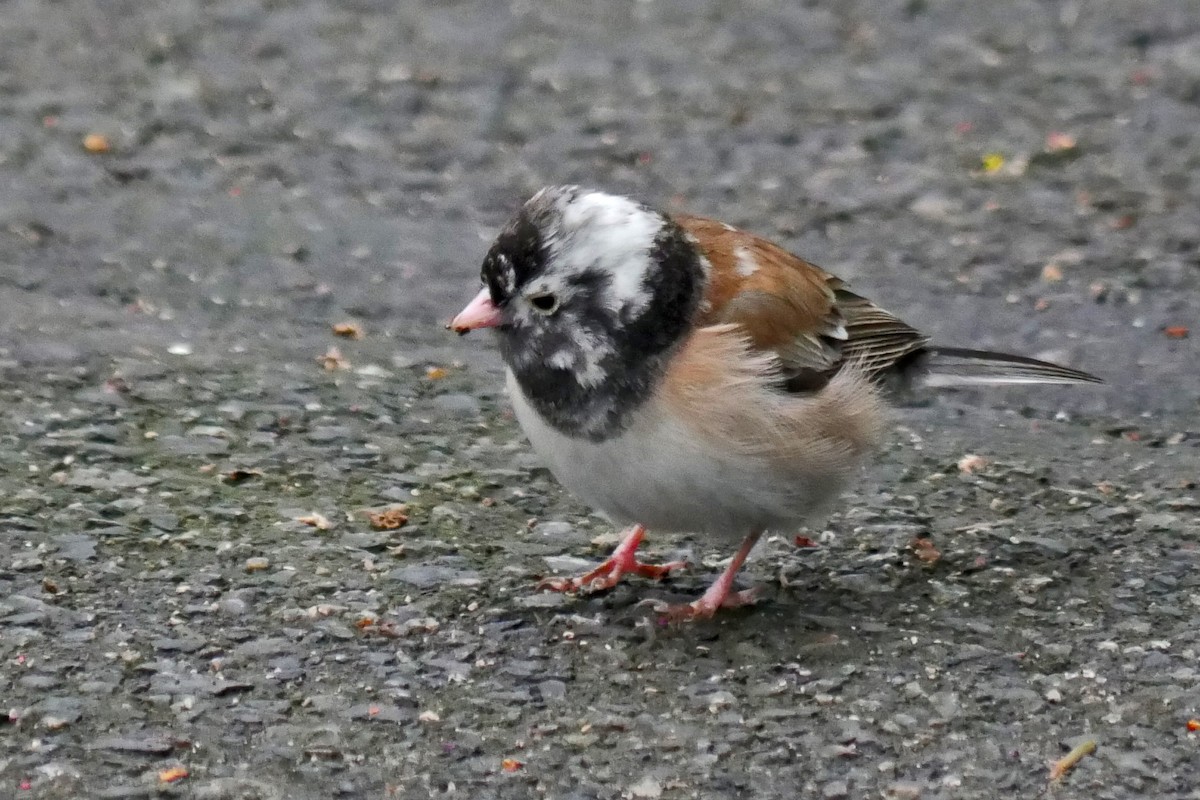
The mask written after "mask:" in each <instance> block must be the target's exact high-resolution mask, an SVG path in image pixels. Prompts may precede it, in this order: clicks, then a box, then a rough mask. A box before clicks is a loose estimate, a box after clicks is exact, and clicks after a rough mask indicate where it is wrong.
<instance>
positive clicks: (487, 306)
mask: <svg viewBox="0 0 1200 800" xmlns="http://www.w3.org/2000/svg"><path fill="white" fill-rule="evenodd" d="M503 321H504V318H503V317H502V316H501V315H500V309H498V308H496V304H495V303H493V302H492V296H491V295H490V294H489V293H488V290H487V287H484V288H483V289H482V290H481V291H480V292H479V294H477V295H475V299H474V300H472V301H471V302H469V303H467V307H466V308H464V309H463V310H462V311H460V312H458V316H457V317H455V318H454V319H452V320H450V324H449V325H447V326H446V327H448V328H450V329H451V330H452V331H454V332H455V333H457V334H464V333H470V332H471V331H473V330H475V329H476V328H494V327H496V326H497V325H499V324H500V323H502V322H503Z"/></svg>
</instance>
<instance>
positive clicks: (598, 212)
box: [539, 192, 663, 313]
mask: <svg viewBox="0 0 1200 800" xmlns="http://www.w3.org/2000/svg"><path fill="white" fill-rule="evenodd" d="M539 196H540V193H539ZM557 206H558V212H559V218H560V222H561V226H562V227H561V229H560V230H559V231H558V232H557V233H558V237H557V238H555V239H554V240H552V241H549V242H547V243H546V244H547V247H548V249H549V250H550V251H551V257H552V258H553V259H556V260H557V262H558V264H559V265H560V266H561V269H562V270H563V271H564V273H565V274H568V275H569V274H576V273H580V272H584V271H586V270H597V271H600V272H603V273H606V274H607V275H608V276H609V287H608V290H607V292H606V293H605V294H606V299H607V300H608V301H609V305H610V307H611V308H612V309H613V310H614V311H625V312H633V313H637V312H639V311H641V310H642V309H643V308H644V307H645V306H646V305H647V304H648V303H649V302H650V293H649V292H648V291H647V290H646V287H645V281H646V274H647V272H648V270H649V269H650V267H651V263H650V259H649V253H650V248H651V247H653V246H654V240H655V238H656V237H657V236H658V234H659V232H660V231H662V228H663V219H662V217H660V216H659V215H658V214H656V213H654V212H653V211H649V210H647V209H646V208H644V207H642V206H640V205H638V204H637V203H635V202H634V201H633V200H630V199H629V198H627V197H621V196H618V195H611V194H605V193H603V192H587V193H585V194H579V195H573V193H565V194H563V195H562V196H561V197H560V198H559V199H558V201H557Z"/></svg>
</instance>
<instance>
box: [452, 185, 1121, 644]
mask: <svg viewBox="0 0 1200 800" xmlns="http://www.w3.org/2000/svg"><path fill="white" fill-rule="evenodd" d="M480 279H481V282H482V284H483V288H482V289H481V290H480V291H479V293H478V294H477V295H476V296H475V297H474V299H472V300H471V301H470V302H469V303H468V304H467V305H466V307H465V308H463V310H462V311H461V312H459V313H458V314H457V315H456V316H455V317H454V318H453V319H452V320H451V321H450V323H449V325H448V326H447V327H448V328H450V329H452V330H454V331H456V332H458V333H459V334H465V333H468V332H470V331H473V330H477V329H484V328H490V329H492V330H494V332H495V334H496V341H497V344H498V347H499V352H500V355H501V357H502V359H503V361H504V364H505V366H506V381H505V382H506V387H507V390H508V393H509V395H510V397H511V401H512V404H513V410H514V413H515V416H516V419H517V421H518V422H519V424H520V426H521V428H522V429H523V430H524V432H525V434H526V436H527V437H528V439H529V441H530V443H531V445H532V446H533V449H534V451H535V452H536V453H537V454H538V455H539V456H540V457H541V458H542V459H543V460H544V461H545V462H546V463H547V465H548V466H549V468H550V471H551V472H552V473H553V474H554V476H555V477H556V478H557V480H558V481H559V483H561V484H562V485H563V486H564V487H565V488H566V489H568V490H569V491H570V492H572V493H573V494H574V495H576V496H577V497H578V498H580V499H582V500H583V501H584V502H585V503H587V504H588V505H590V506H591V507H592V508H593V509H595V510H596V511H598V512H599V513H600V514H602V515H603V516H605V517H606V518H608V519H609V520H611V521H613V522H614V523H617V524H621V525H626V526H628V527H627V529H626V530H625V533H624V535H623V537H622V539H621V542H620V544H619V545H618V546H617V547H616V549H615V550H614V551H613V552H612V555H611V556H610V557H609V558H607V559H606V560H605V561H604V562H602V563H601V564H600V565H599V566H597V567H596V568H595V569H592V570H590V571H589V572H587V573H586V574H584V575H581V576H578V577H574V578H565V577H551V578H546V579H544V580H543V581H542V582H541V584H540V585H541V587H542V588H543V589H547V590H554V591H563V592H585V591H599V590H603V589H608V588H611V587H613V586H615V585H616V584H617V583H618V581H620V580H621V579H622V577H624V576H626V575H640V576H645V577H648V578H654V579H659V578H662V577H664V576H666V575H668V574H669V573H671V572H673V571H674V570H676V569H679V568H680V567H683V566H685V564H684V563H683V562H679V561H674V562H670V563H666V564H651V563H646V562H643V561H641V560H639V559H638V557H637V549H638V547H639V545H640V544H641V543H642V541H643V539H644V537H645V535H646V532H647V530H653V531H662V532H677V533H690V534H693V535H697V536H700V537H704V539H705V540H706V541H708V542H715V543H719V544H723V545H726V546H728V547H733V546H734V545H735V544H736V546H737V547H736V551H735V552H734V555H733V557H732V558H731V559H730V560H729V563H728V566H726V567H725V569H724V570H723V571H722V572H721V574H720V576H719V577H718V578H717V579H716V580H715V581H714V582H713V583H712V584H711V585H710V586H709V587H708V589H707V590H706V591H705V592H704V593H703V594H702V595H701V596H700V597H698V598H697V599H696V600H694V601H692V602H689V603H680V604H673V605H671V604H661V603H658V602H657V601H650V602H652V603H653V604H655V605H657V606H658V607H659V608H660V610H661V611H662V612H663V613H664V614H665V618H666V619H669V620H681V621H682V620H690V619H702V618H708V617H711V616H713V615H714V614H715V613H716V611H717V610H718V609H720V608H723V607H737V606H743V605H747V604H752V603H754V602H755V601H756V599H757V598H756V590H755V589H753V588H751V589H746V590H740V591H738V590H735V588H734V582H735V576H736V575H737V573H738V570H739V569H740V568H741V566H742V564H743V563H744V562H745V560H746V557H747V556H748V555H749V553H750V551H751V550H752V548H753V547H754V545H755V544H756V543H757V542H758V540H759V538H760V537H761V536H762V535H763V533H764V532H765V531H768V530H774V531H788V530H795V529H797V528H799V527H801V526H803V525H804V524H806V523H808V522H810V521H811V520H813V519H814V518H816V517H819V516H820V515H822V514H824V513H827V512H828V511H830V510H831V509H832V508H833V507H834V505H835V503H836V502H837V500H838V498H839V497H840V496H841V495H842V493H843V492H844V491H845V489H846V488H847V487H848V485H849V484H850V483H851V481H852V480H853V478H854V476H855V475H856V474H857V473H858V472H859V471H860V468H861V467H862V466H863V465H864V463H865V462H867V461H868V460H869V459H870V457H871V454H872V453H873V452H874V450H875V449H876V447H877V445H878V444H879V443H880V440H881V437H882V436H883V435H884V433H885V430H886V428H887V423H888V420H889V408H890V405H891V404H890V402H889V398H890V397H891V396H892V393H893V389H894V387H895V386H897V385H902V386H913V385H918V384H920V385H925V386H931V387H935V388H939V387H949V386H970V385H985V386H986V385H1002V384H1086V383H1100V382H1101V381H1100V379H1099V378H1097V377H1095V376H1093V375H1090V374H1088V373H1086V372H1082V371H1080V370H1076V369H1072V368H1070V367H1065V366H1059V365H1057V364H1052V363H1048V362H1046V361H1040V360H1037V359H1033V358H1027V357H1024V356H1018V355H1010V354H1007V353H997V352H989V351H983V350H973V349H966V348H960V347H942V346H936V345H934V344H932V343H931V341H930V337H929V336H927V335H926V334H924V333H922V332H921V331H919V330H918V329H916V328H914V327H912V326H911V325H909V324H907V323H905V322H903V321H902V320H901V319H899V318H898V317H896V316H895V315H893V314H892V313H890V312H888V311H886V310H884V309H883V308H882V307H881V306H879V305H876V304H875V303H873V302H872V301H871V300H868V299H867V298H866V297H863V296H862V295H860V294H857V293H855V292H854V291H852V290H851V289H850V287H849V285H848V284H847V283H846V282H845V281H843V280H841V279H840V278H838V277H836V276H835V275H832V274H830V273H829V272H826V271H825V270H824V269H822V268H820V267H818V266H816V265H814V264H812V263H809V262H808V261H805V260H804V259H802V258H800V257H798V256H796V255H794V254H792V253H791V252H789V251H788V250H786V249H784V248H783V247H781V246H779V245H778V244H775V243H774V242H772V241H769V240H768V239H766V238H763V237H761V236H758V235H755V234H754V233H750V232H748V231H745V230H742V229H739V228H737V227H734V226H732V225H729V224H726V223H723V222H720V221H717V220H714V219H709V218H705V217H700V216H692V215H688V214H683V213H666V212H664V211H661V210H657V209H655V208H653V207H651V206H649V205H647V204H645V203H643V202H640V201H639V200H636V199H633V198H631V197H627V196H624V195H619V194H612V193H608V192H605V191H601V190H597V189H590V188H586V187H581V186H574V185H570V186H548V187H546V188H543V189H542V190H540V191H538V192H537V193H536V194H535V195H533V196H532V197H531V198H530V199H528V200H527V201H526V202H525V203H524V204H523V205H521V207H520V209H519V211H518V212H517V213H516V215H515V216H514V217H513V218H512V220H511V221H510V222H508V224H507V225H505V227H504V228H503V229H502V230H501V231H500V233H499V235H498V236H497V238H496V239H495V241H494V242H493V243H492V245H491V247H490V248H489V249H488V251H487V254H486V256H485V257H484V259H483V265H482V268H481V271H480ZM889 387H891V388H889Z"/></svg>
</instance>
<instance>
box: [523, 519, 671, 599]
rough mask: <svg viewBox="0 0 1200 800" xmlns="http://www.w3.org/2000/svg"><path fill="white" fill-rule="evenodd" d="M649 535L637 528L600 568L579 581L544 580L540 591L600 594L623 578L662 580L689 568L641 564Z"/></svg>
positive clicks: (577, 578)
mask: <svg viewBox="0 0 1200 800" xmlns="http://www.w3.org/2000/svg"><path fill="white" fill-rule="evenodd" d="M645 535H646V529H645V528H644V527H642V526H641V525H635V526H634V527H633V528H631V529H630V530H629V533H627V534H626V535H625V538H624V539H623V540H622V541H621V544H619V545H617V549H616V550H614V551H613V554H612V555H611V556H609V557H608V558H607V559H606V560H605V561H604V562H603V563H601V564H600V566H598V567H596V568H595V569H593V570H592V571H591V572H587V573H585V574H583V575H580V576H578V577H576V578H543V579H542V580H540V581H538V585H537V588H539V589H545V590H547V591H551V592H581V591H588V592H598V591H602V590H604V589H611V588H612V587H614V586H616V585H617V583H619V582H620V580H621V576H622V575H626V574H629V575H641V576H642V577H644V578H653V579H654V580H660V579H662V578H664V577H666V576H667V574H668V573H670V572H671V570H675V569H682V568H683V567H686V566H687V562H686V561H671V562H668V563H666V564H647V563H645V562H642V561H638V560H637V555H636V553H637V549H638V545H640V544H641V543H642V538H643V537H645Z"/></svg>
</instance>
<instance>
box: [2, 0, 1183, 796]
mask: <svg viewBox="0 0 1200 800" xmlns="http://www.w3.org/2000/svg"><path fill="white" fill-rule="evenodd" d="M89 135H92V138H91V139H87V138H86V137H88V136H89ZM97 136H99V137H103V138H102V139H101V138H97ZM85 140H86V143H87V146H85ZM1198 166H1200V7H1197V5H1196V4H1195V3H1194V2H1192V1H1191V0H1177V1H1174V2H1173V1H1171V0H1164V1H1163V2H1156V3H1131V2H1117V1H1116V0H1096V1H1095V2H1086V3H1085V2H1069V1H1066V0H1064V1H1062V2H1016V1H1015V0H998V1H997V2H994V3H986V4H978V3H952V2H945V1H944V0H909V1H908V2H896V3H887V4H884V3H873V2H848V3H835V2H807V3H771V2H757V3H742V4H734V3H694V2H693V3H688V2H682V0H674V1H668V0H654V1H653V2H635V3H614V4H599V3H594V4H586V5H585V4H568V3H553V2H550V3H529V2H514V3H511V4H500V3H487V2H474V3H471V2H450V3H435V2H407V3H402V4H395V3H387V2H382V1H379V2H373V1H372V0H348V1H346V2H336V3H335V2H325V3H322V2H316V0H298V2H291V3H281V2H272V3H253V2H244V1H243V0H235V1H233V2H211V3H201V2H185V1H184V0H179V1H178V2H169V3H142V2H132V0H108V1H106V2H105V3H104V4H103V5H101V4H99V3H59V2H50V0H4V1H3V2H0V186H2V187H3V191H0V404H2V405H0V407H2V408H3V414H0V445H2V446H0V660H2V663H3V669H2V670H0V690H2V694H0V696H2V697H3V698H4V702H5V705H6V706H7V709H8V714H7V718H6V719H0V797H14V798H19V797H29V798H118V797H147V796H160V795H161V796H178V797H195V798H329V797H347V798H357V797H363V798H382V797H401V798H406V799H407V798H426V797H473V798H474V797H479V798H510V797H511V798H525V797H547V798H562V799H563V800H568V799H570V800H575V799H576V798H580V799H582V798H618V797H621V798H658V797H662V798H668V799H669V798H756V799H757V798H765V799H767V800H770V799H771V798H796V797H801V798H809V797H812V798H822V799H823V800H836V799H837V798H877V797H884V798H888V797H891V798H1012V797H1039V796H1048V797H1054V798H1083V797H1087V798H1118V799H1120V800H1125V799H1126V798H1200V733H1197V732H1189V729H1188V722H1189V720H1194V719H1196V718H1198V717H1200V655H1198V654H1200V547H1198V541H1200V522H1198V520H1197V514H1198V511H1200V497H1198V493H1197V483H1196V482H1197V480H1198V479H1200V422H1198V415H1200V371H1198V370H1197V368H1196V367H1197V364H1198V363H1200V347H1198V346H1197V342H1198V341H1200V319H1198V315H1197V312H1196V309H1197V307H1200V257H1198V248H1200V213H1198V212H1200V208H1198V206H1200V184H1198V183H1197V181H1196V178H1195V176H1196V174H1197V167H1198ZM562 182H582V183H587V184H590V185H594V186H598V187H602V188H606V189H609V190H616V191H625V192H630V193H634V194H636V195H638V196H639V197H642V198H644V199H646V200H649V201H651V202H654V203H657V204H659V205H662V206H664V207H667V208H678V209H685V208H686V209H688V210H691V211H693V212H699V213H707V214H712V215H715V216H719V217H721V218H723V219H726V220H728V221H730V222H733V223H736V224H738V225H742V226H745V227H747V228H749V229H751V230H755V231H758V232H761V233H764V234H767V235H770V236H772V237H775V238H777V239H778V240H779V241H781V242H782V243H784V244H786V245H787V246H789V247H791V248H792V249H794V250H796V251H797V252H800V253H802V254H803V255H805V256H806V257H807V258H809V259H810V260H813V261H815V262H816V263H819V264H821V265H823V266H824V267H826V268H827V269H829V270H831V271H833V272H835V273H837V274H839V275H841V276H843V277H844V278H847V279H849V280H851V281H852V282H853V283H854V285H855V286H856V288H858V289H859V290H861V291H862V292H863V293H865V294H868V295H869V296H871V297H873V298H875V299H877V300H878V301H880V302H881V304H882V305H884V306H885V307H887V308H889V309H891V310H893V311H895V312H898V313H900V314H901V315H902V316H904V317H905V318H906V319H908V320H909V321H910V322H912V323H914V324H918V325H921V326H924V327H926V328H927V329H929V330H930V331H931V332H933V333H935V334H936V336H937V338H938V339H939V340H940V341H943V342H946V343H950V344H959V345H970V346H977V347H990V348H1000V349H1007V350H1011V351H1015V352H1023V353H1027V354H1031V355H1042V356H1050V357H1053V358H1056V359H1059V360H1062V361H1063V362H1065V363H1069V364H1071V365H1073V366H1078V367H1081V368H1084V369H1088V370H1091V371H1094V372H1096V373H1098V374H1100V375H1102V376H1103V377H1104V378H1106V379H1107V381H1108V385H1107V386H1106V387H1104V388H1101V389H1098V390H1091V389H1082V390H1071V391H1068V390H1037V391H1033V390H1024V389H1021V390H1005V391H992V392H988V393H981V392H972V393H960V394H954V395H943V396H941V397H918V398H916V399H915V400H914V402H913V403H912V404H911V405H910V406H909V407H906V408H903V409H899V410H898V411H897V414H896V432H895V434H894V436H893V437H892V438H891V440H890V442H889V444H888V446H887V447H885V448H884V450H883V451H882V452H881V453H880V457H879V459H878V461H877V463H875V464H874V465H872V466H871V467H870V468H869V469H867V470H865V471H864V475H863V478H862V480H861V482H860V484H859V485H858V487H857V488H856V489H855V490H854V491H853V492H852V493H850V494H848V495H847V497H846V500H845V503H844V505H843V506H842V507H841V508H840V509H839V511H838V512H837V513H836V514H835V515H834V516H833V517H832V518H831V519H829V520H828V521H827V522H825V523H823V524H820V525H817V526H816V527H814V528H813V529H812V530H809V531H780V532H778V533H777V535H776V536H774V537H773V538H772V539H771V540H770V541H768V542H765V543H764V544H762V545H760V547H759V548H758V550H757V551H756V552H755V554H754V556H753V557H752V560H751V562H750V563H749V565H748V567H747V569H746V570H745V572H744V574H743V577H742V580H743V582H744V583H745V584H746V585H750V584H756V585H760V586H762V587H763V593H764V601H763V602H762V603H760V604H759V605H758V606H757V607H755V608H752V609H746V610H739V611H736V612H729V613H723V614H721V615H719V616H718V617H717V618H716V619H714V620H713V621H711V622H704V623H698V624H693V625H685V626H679V627H663V626H661V625H659V624H657V622H656V621H655V620H654V619H653V616H652V615H651V614H650V612H649V611H648V610H647V609H646V608H645V607H643V606H639V605H638V604H639V602H640V601H641V600H644V599H647V598H666V599H672V600H683V599H686V598H688V597H689V596H691V595H694V594H695V593H697V592H699V591H700V590H702V588H703V587H704V586H705V585H706V583H707V582H708V581H709V580H711V578H712V577H713V576H715V574H716V573H717V571H718V569H719V563H720V560H721V559H722V558H725V557H727V556H728V555H729V553H724V552H718V551H716V550H714V549H712V548H711V547H710V546H709V545H708V543H706V542H704V541H696V540H693V539H690V538H686V537H684V538H673V537H661V536H655V535H654V533H653V532H651V534H650V537H649V540H648V550H649V552H650V553H651V554H652V555H657V556H659V557H663V558H667V557H672V556H677V555H680V554H685V555H687V556H689V557H690V559H691V560H692V561H693V562H694V566H693V567H692V568H691V569H689V570H688V571H686V572H685V573H683V574H681V575H679V576H678V577H676V578H673V579H672V580H671V581H670V582H668V583H664V584H661V585H653V584H649V583H647V582H644V581H637V580H634V581H629V582H628V583H626V584H623V585H622V586H620V587H619V588H617V589H615V590H614V591H612V592H610V593H608V594H606V595H603V596H595V597H585V598H572V597H563V596H560V595H551V594H541V593H538V592H537V591H535V589H534V588H533V585H534V583H535V582H536V580H537V579H538V578H539V577H541V576H543V575H546V574H552V573H566V572H569V571H574V570H578V569H579V568H580V567H581V566H583V565H584V564H585V562H588V561H592V562H594V561H595V560H598V559H599V558H601V557H602V555H603V553H604V551H605V550H606V549H607V548H608V547H610V546H611V533H612V532H611V531H610V530H608V528H607V527H606V526H605V525H604V523H603V522H602V521H601V520H599V519H598V518H596V517H593V516H591V515H589V514H588V511H587V509H585V508H582V507H581V506H580V505H578V504H577V503H576V502H574V501H573V500H572V499H571V498H570V497H567V496H565V495H564V494H563V492H562V491H561V490H559V489H558V488H557V486H556V485H555V484H554V482H553V479H552V478H551V477H550V476H549V475H548V473H547V472H546V471H545V469H544V468H542V467H541V465H540V464H539V463H538V461H537V460H536V458H534V457H533V456H532V455H531V454H530V453H529V452H528V450H527V447H526V446H525V444H524V441H523V439H522V437H521V435H520V432H519V431H518V430H517V429H516V427H515V425H514V423H513V422H512V419H511V415H510V414H509V413H508V411H507V406H506V403H505V400H504V397H503V393H502V391H501V375H500V370H499V365H498V362H497V359H496V357H495V355H494V353H493V351H492V348H491V346H490V342H489V340H488V339H487V337H468V338H467V339H463V340H458V339H454V338H452V337H450V336H448V335H447V334H446V333H445V332H444V331H443V330H442V329H441V327H440V325H441V323H444V321H445V320H446V319H447V318H448V317H449V316H450V315H451V314H452V313H453V312H455V311H457V310H458V308H459V307H460V306H461V304H462V303H464V302H465V301H466V300H467V299H468V298H469V297H470V296H471V295H472V293H473V292H474V291H475V286H476V280H477V277H476V276H477V272H478V264H479V261H480V258H481V256H482V254H483V252H484V250H485V249H486V246H487V243H488V241H489V240H490V238H491V237H492V236H493V235H494V233H495V231H496V230H497V228H498V227H499V226H500V225H501V224H502V223H503V222H504V221H505V219H506V218H507V217H508V215H509V214H510V213H511V212H512V210H513V209H514V208H515V207H516V206H517V204H519V202H520V201H521V200H522V199H523V198H524V197H525V196H527V195H528V194H529V193H531V192H532V191H533V190H535V189H536V188H538V187H540V186H541V185H543V184H546V183H562ZM346 321H353V322H355V323H357V324H358V325H359V326H360V327H361V330H362V333H363V336H362V338H361V339H353V338H337V337H335V336H334V335H333V333H332V331H331V325H333V324H336V323H341V322H346ZM330 347H337V348H339V351H340V358H338V357H336V355H335V354H329V353H328V351H329V348H330ZM321 356H328V357H326V358H324V359H320V358H319V357H321ZM326 367H331V369H327V368H326ZM968 455H978V456H980V457H981V458H980V459H968V460H966V461H964V460H963V459H964V457H966V456H968ZM397 504H404V505H405V506H406V508H407V510H406V512H405V513H406V515H407V522H406V524H404V525H403V526H402V527H399V528H394V529H382V530H379V529H376V527H373V526H372V524H371V522H370V519H369V517H368V513H369V512H370V511H379V510H381V509H386V508H388V507H392V506H395V505H397ZM397 521H398V519H397ZM797 535H801V536H806V537H809V538H810V539H811V540H812V543H813V544H814V545H815V546H805V547H798V546H797V544H796V540H795V537H796V536H797ZM802 543H803V541H802ZM1089 740H1094V741H1095V742H1096V744H1097V747H1096V750H1095V752H1094V753H1091V754H1089V755H1086V756H1084V757H1083V758H1082V759H1080V760H1079V762H1078V763H1077V764H1076V765H1075V766H1074V767H1073V768H1072V769H1070V770H1069V771H1067V772H1066V774H1065V775H1063V776H1061V778H1060V779H1059V780H1056V781H1052V780H1051V766H1050V765H1051V763H1052V762H1054V761H1056V760H1057V759H1060V758H1062V757H1063V756H1064V755H1065V754H1066V753H1067V751H1068V750H1070V749H1071V748H1072V747H1075V746H1076V745H1080V744H1082V743H1084V742H1087V741H1089ZM185 773H186V774H185Z"/></svg>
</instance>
